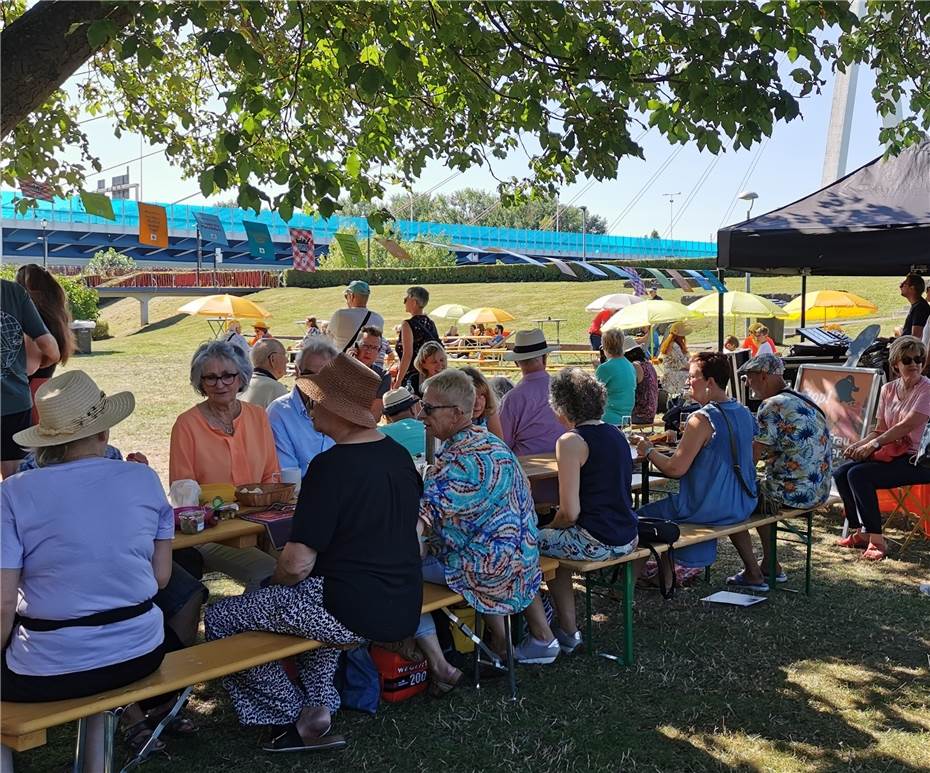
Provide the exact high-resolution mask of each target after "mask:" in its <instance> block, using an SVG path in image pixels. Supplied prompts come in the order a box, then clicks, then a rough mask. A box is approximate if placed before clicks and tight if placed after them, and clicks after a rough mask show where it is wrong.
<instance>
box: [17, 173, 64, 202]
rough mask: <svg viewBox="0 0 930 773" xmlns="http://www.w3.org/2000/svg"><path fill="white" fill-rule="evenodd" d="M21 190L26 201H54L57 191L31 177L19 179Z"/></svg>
mask: <svg viewBox="0 0 930 773" xmlns="http://www.w3.org/2000/svg"><path fill="white" fill-rule="evenodd" d="M19 190H20V192H21V193H22V194H23V198H25V199H41V200H42V201H52V200H54V198H55V189H54V188H53V187H52V186H51V185H49V184H48V183H40V182H37V181H36V180H34V179H32V178H31V177H20V178H19Z"/></svg>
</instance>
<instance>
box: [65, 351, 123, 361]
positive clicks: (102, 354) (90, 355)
mask: <svg viewBox="0 0 930 773" xmlns="http://www.w3.org/2000/svg"><path fill="white" fill-rule="evenodd" d="M122 353H123V352H122V351H121V350H119V349H107V350H105V351H97V352H93V351H92V352H90V353H83V352H75V353H74V354H72V355H71V356H72V357H73V358H74V361H75V362H79V361H80V360H83V359H85V358H90V359H96V358H97V357H109V356H110V355H111V354H122Z"/></svg>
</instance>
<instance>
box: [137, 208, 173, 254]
mask: <svg viewBox="0 0 930 773" xmlns="http://www.w3.org/2000/svg"><path fill="white" fill-rule="evenodd" d="M139 242H140V243H142V244H144V245H145V246H146V247H167V246H168V214H167V212H166V211H165V208H164V207H159V206H158V205H157V204H141V203H140V204H139Z"/></svg>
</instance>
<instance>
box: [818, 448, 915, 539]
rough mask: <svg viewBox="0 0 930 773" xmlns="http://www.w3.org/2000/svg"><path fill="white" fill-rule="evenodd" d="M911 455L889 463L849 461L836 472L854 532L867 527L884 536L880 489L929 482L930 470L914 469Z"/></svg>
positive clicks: (871, 532) (834, 473)
mask: <svg viewBox="0 0 930 773" xmlns="http://www.w3.org/2000/svg"><path fill="white" fill-rule="evenodd" d="M910 456H911V455H910V454H906V455H904V456H899V457H897V458H896V459H892V460H891V461H890V462H871V461H869V460H868V459H866V460H865V461H864V462H846V464H844V465H842V466H840V467H837V468H836V469H835V470H834V471H833V480H835V481H836V488H837V490H838V491H839V492H840V497H841V498H842V499H843V507H844V509H845V510H846V520H848V521H849V525H850V526H851V527H852V528H853V529H858V528H859V527H860V526H865V530H866V531H867V532H868V533H869V534H881V533H882V515H881V511H880V510H879V509H878V490H879V489H888V488H897V487H898V486H911V485H914V484H919V483H930V467H915V466H914V465H913V464H911V463H910V462H909V461H908V459H910Z"/></svg>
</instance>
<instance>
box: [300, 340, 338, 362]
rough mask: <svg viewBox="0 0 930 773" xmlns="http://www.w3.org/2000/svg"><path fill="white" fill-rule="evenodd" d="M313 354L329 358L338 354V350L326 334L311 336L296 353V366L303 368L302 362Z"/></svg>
mask: <svg viewBox="0 0 930 773" xmlns="http://www.w3.org/2000/svg"><path fill="white" fill-rule="evenodd" d="M314 354H316V355H319V356H321V357H326V358H327V359H330V360H331V359H333V358H334V357H335V356H336V355H337V354H339V350H338V349H337V348H336V345H335V344H334V343H333V342H332V341H330V340H329V339H328V338H327V337H326V336H313V338H311V339H310V340H309V341H307V343H305V344H304V345H303V348H302V349H301V350H300V351H299V352H298V353H297V360H296V362H297V367H298V368H299V369H300V370H303V369H304V362H305V361H306V359H307V357H311V356H312V355H314Z"/></svg>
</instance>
